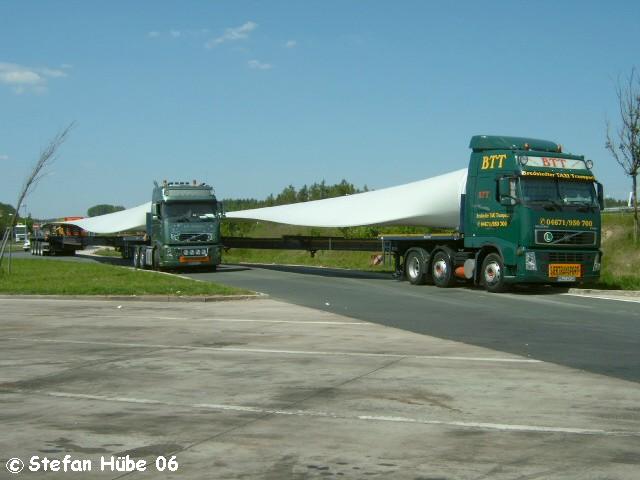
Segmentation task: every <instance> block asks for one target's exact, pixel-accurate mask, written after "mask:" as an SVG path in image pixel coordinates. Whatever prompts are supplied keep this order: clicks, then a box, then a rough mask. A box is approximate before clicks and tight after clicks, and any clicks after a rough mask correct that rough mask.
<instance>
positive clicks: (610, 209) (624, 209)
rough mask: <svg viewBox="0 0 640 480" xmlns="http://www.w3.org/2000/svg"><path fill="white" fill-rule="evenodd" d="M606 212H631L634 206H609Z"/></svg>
mask: <svg viewBox="0 0 640 480" xmlns="http://www.w3.org/2000/svg"><path fill="white" fill-rule="evenodd" d="M603 212H604V213H631V212H633V207H608V208H605V209H604V210H603Z"/></svg>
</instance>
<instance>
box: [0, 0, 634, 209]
mask: <svg viewBox="0 0 640 480" xmlns="http://www.w3.org/2000/svg"><path fill="white" fill-rule="evenodd" d="M639 18H640V2H636V1H609V2H589V1H586V2H585V1H582V2H577V1H576V2H573V1H562V2H557V1H538V2H521V1H504V2H498V1H495V2H494V1H485V2H428V1H402V2H382V1H326V0H324V1H315V2H311V1H309V2H300V1H272V2H258V1H253V2H251V1H219V2H214V1H209V2H207V1H181V2H161V1H137V2H124V1H111V2H97V1H57V0H52V1H47V2H36V1H29V0H22V1H11V0H1V1H0V172H2V173H1V174H0V179H1V182H0V201H2V202H5V203H12V204H13V203H15V200H16V197H17V194H18V190H19V185H20V184H21V183H22V180H23V179H24V177H25V176H26V174H27V173H28V171H29V166H30V165H31V164H32V163H33V162H34V160H35V159H36V158H37V155H38V152H39V150H40V149H41V148H42V147H44V146H45V145H46V144H47V142H48V141H49V139H51V138H52V137H53V136H54V135H55V133H56V132H57V131H59V130H60V129H62V128H63V127H64V126H65V125H66V124H68V123H70V122H71V121H75V122H76V124H77V125H76V127H75V129H74V130H73V132H72V134H71V136H70V138H69V140H68V142H67V143H66V144H65V145H64V146H63V148H62V149H61V151H60V156H59V158H58V160H57V161H56V163H55V164H53V165H52V166H51V168H50V174H49V175H48V176H47V177H46V178H45V180H44V181H43V182H42V183H41V184H40V185H39V186H38V188H37V190H36V191H35V193H33V194H32V195H31V196H30V197H29V198H28V200H27V202H26V203H27V210H28V211H29V212H31V213H32V214H33V215H34V216H36V217H55V216H66V215H76V214H80V215H81V214H85V212H86V210H87V208H88V207H90V206H92V205H95V204H98V203H112V204H122V205H125V206H127V207H130V206H134V205H137V204H140V203H143V202H145V201H148V200H149V198H150V195H151V187H152V183H153V180H162V179H169V180H191V179H194V178H195V179H198V180H202V181H207V182H208V183H210V184H212V185H213V186H214V187H215V189H216V192H217V194H218V196H219V197H256V198H264V197H265V196H266V195H268V194H269V193H272V192H278V191H280V190H281V189H282V188H283V187H285V186H286V185H288V184H293V185H295V186H297V187H298V186H302V185H303V184H305V183H313V182H315V181H320V180H322V179H325V180H326V181H327V182H331V183H333V182H336V181H339V180H340V179H342V178H346V179H347V180H349V181H351V182H353V183H355V184H356V185H359V186H362V185H364V184H367V185H368V186H370V187H373V188H381V187H385V186H391V185H397V184H401V183H406V182H409V181H413V180H418V179H422V178H426V177H429V176H432V175H435V174H439V173H444V172H447V171H450V170H453V169H457V168H464V167H465V166H466V165H467V162H468V158H469V150H468V142H469V138H470V137H471V136H472V135H475V134H503V135H522V136H532V137H538V138H545V139H549V140H555V141H558V142H560V143H562V144H563V145H564V146H565V150H567V151H572V152H575V153H581V154H585V155H586V156H588V157H589V158H592V159H594V161H595V164H596V168H595V171H596V174H597V176H598V177H599V179H600V180H601V181H602V182H603V183H604V184H605V188H606V190H607V193H608V194H610V195H613V196H615V197H624V196H626V195H627V193H626V192H628V191H629V187H628V185H629V184H630V182H629V181H628V179H627V178H626V177H624V175H623V173H622V170H621V169H620V168H619V167H618V166H617V164H615V162H614V161H613V159H611V157H610V155H609V154H608V153H607V152H606V150H605V149H604V142H605V140H604V133H605V132H604V125H605V118H606V116H607V115H608V116H609V117H610V118H611V120H612V121H613V123H614V125H615V123H616V121H617V117H616V112H617V106H616V98H615V93H614V86H615V81H616V78H617V77H618V76H619V75H626V74H628V73H629V71H630V69H631V67H632V66H633V65H634V64H635V65H636V66H638V67H640V58H639V56H638V50H637V49H638V42H637V30H638V24H637V22H638V19H639Z"/></svg>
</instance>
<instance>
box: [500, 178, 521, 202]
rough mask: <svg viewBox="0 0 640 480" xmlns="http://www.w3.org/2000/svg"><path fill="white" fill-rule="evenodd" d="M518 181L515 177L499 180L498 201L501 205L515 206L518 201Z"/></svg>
mask: <svg viewBox="0 0 640 480" xmlns="http://www.w3.org/2000/svg"><path fill="white" fill-rule="evenodd" d="M515 182H516V179H515V178H513V177H500V178H499V179H498V201H499V202H500V205H509V206H511V205H515V204H516V203H518V199H517V198H516V196H515V193H516V188H515V186H516V183H515Z"/></svg>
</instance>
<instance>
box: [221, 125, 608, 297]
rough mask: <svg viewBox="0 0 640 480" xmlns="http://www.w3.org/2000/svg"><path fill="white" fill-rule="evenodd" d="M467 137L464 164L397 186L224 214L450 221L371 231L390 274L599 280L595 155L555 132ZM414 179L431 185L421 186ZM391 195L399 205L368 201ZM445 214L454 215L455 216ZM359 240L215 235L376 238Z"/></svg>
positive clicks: (599, 190) (307, 244) (600, 198)
mask: <svg viewBox="0 0 640 480" xmlns="http://www.w3.org/2000/svg"><path fill="white" fill-rule="evenodd" d="M469 147H470V148H471V156H470V159H469V165H468V168H467V170H466V171H458V172H452V174H447V175H443V176H441V177H435V178H433V179H429V180H428V181H424V182H425V183H422V184H420V182H417V183H416V184H412V185H411V187H410V188H405V189H404V190H400V189H398V187H395V188H396V189H395V190H393V189H385V190H387V192H385V191H384V190H380V191H377V192H367V193H362V194H356V195H351V196H349V197H340V198H338V199H327V200H319V201H315V202H307V203H303V204H295V205H284V206H278V207H268V208H260V209H252V210H245V211H239V212H230V213H228V214H227V217H229V218H237V219H256V220H267V221H276V222H281V223H291V224H298V225H308V226H338V225H340V224H338V223H335V224H333V223H331V222H334V220H332V219H333V218H336V219H337V218H339V217H340V216H341V215H343V214H344V215H347V216H348V215H349V212H351V213H353V212H355V214H354V216H356V217H357V216H359V217H361V218H366V219H369V220H367V222H368V223H373V222H377V221H380V222H382V223H386V224H398V223H400V224H402V223H404V224H414V225H416V224H420V225H429V224H432V226H434V227H443V226H444V227H446V226H451V227H453V228H452V232H451V233H450V234H444V235H435V234H425V235H409V236H405V235H383V236H381V237H380V238H379V239H378V245H379V248H380V249H382V252H383V253H384V254H385V255H388V256H391V257H393V259H394V265H395V271H396V274H397V275H399V276H401V277H403V278H406V279H407V280H408V281H409V282H410V283H411V284H414V285H420V284H425V283H433V284H435V285H436V286H438V287H451V286H453V285H455V284H456V283H458V282H460V281H466V282H468V283H472V284H475V285H484V287H485V288H486V289H487V290H488V291H490V292H501V291H504V290H505V289H507V288H508V287H509V285H511V284H527V283H542V284H554V285H565V286H568V285H576V284H580V283H583V282H587V281H593V280H597V279H598V277H599V275H600V266H601V261H602V252H601V250H600V241H601V235H600V230H601V225H600V212H601V210H602V209H603V208H604V205H603V203H604V194H603V187H602V185H601V184H600V183H599V182H597V181H596V179H595V177H594V175H593V172H592V168H593V162H592V161H591V160H587V159H585V157H584V156H582V155H573V154H569V153H565V152H563V150H562V147H561V145H559V144H557V143H555V142H551V141H546V140H538V139H533V138H524V137H505V136H488V135H477V136H474V137H472V138H471V142H470V144H469ZM421 188H422V189H424V188H427V189H433V191H430V192H427V194H425V193H421V192H420V191H419V190H420V189H421ZM392 190H393V191H392ZM367 195H369V197H366V196H367ZM403 195H404V196H403ZM356 197H358V198H356ZM406 199H422V200H420V201H424V202H425V205H424V206H422V205H417V206H416V205H406V207H405V206H404V205H401V204H400V203H399V202H402V201H405V203H406V201H407V200H406ZM443 199H444V201H443ZM409 201H412V200H409ZM416 201H418V200H416ZM322 202H325V203H322ZM390 202H391V203H392V202H395V207H394V208H395V209H396V210H403V211H402V212H396V213H393V212H392V213H389V212H383V213H381V214H378V213H377V212H376V211H375V210H376V209H379V210H383V209H384V208H385V204H386V205H388V204H389V203H390ZM427 203H428V204H429V205H427ZM433 205H436V206H435V207H434V206H433ZM367 207H370V208H367ZM452 216H456V217H457V219H456V221H455V223H456V225H453V224H452ZM335 221H337V220H335ZM350 221H352V220H350ZM447 224H449V225H447ZM358 242H360V244H361V247H360V248H353V247H352V248H350V247H349V245H348V244H349V240H346V239H342V243H340V242H338V239H333V241H332V240H331V239H329V240H327V239H325V240H323V241H320V240H315V241H314V240H313V238H312V237H305V238H303V237H298V238H297V239H295V238H291V237H289V238H283V239H281V241H280V242H278V241H275V240H274V239H258V238H256V239H247V238H232V237H231V238H225V239H223V243H224V244H225V247H228V248H233V247H244V248H292V246H294V248H295V245H298V247H297V248H302V249H306V250H310V251H313V250H319V249H322V248H329V249H332V245H334V246H335V245H338V244H340V245H341V246H338V247H337V248H336V247H333V249H343V250H354V249H362V250H371V249H372V248H373V245H374V243H373V242H368V243H367V242H363V241H362V240H358Z"/></svg>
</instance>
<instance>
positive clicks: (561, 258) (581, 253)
mask: <svg viewBox="0 0 640 480" xmlns="http://www.w3.org/2000/svg"><path fill="white" fill-rule="evenodd" d="M526 251H527V252H534V253H535V257H536V269H535V270H527V268H526V260H525V254H524V253H523V254H522V255H518V256H517V257H516V259H517V263H516V265H515V268H514V266H511V268H510V269H509V270H511V271H510V272H509V275H508V276H507V277H505V281H506V282H508V283H548V284H567V283H568V284H571V283H589V282H594V281H597V280H598V279H599V278H600V270H594V263H595V260H596V255H599V258H600V263H602V252H600V251H599V250H543V249H527V250H526ZM558 264H561V265H577V264H579V265H580V275H579V276H570V275H566V276H550V275H549V273H550V269H549V265H558Z"/></svg>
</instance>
